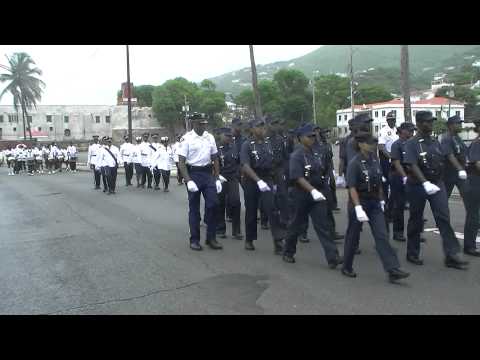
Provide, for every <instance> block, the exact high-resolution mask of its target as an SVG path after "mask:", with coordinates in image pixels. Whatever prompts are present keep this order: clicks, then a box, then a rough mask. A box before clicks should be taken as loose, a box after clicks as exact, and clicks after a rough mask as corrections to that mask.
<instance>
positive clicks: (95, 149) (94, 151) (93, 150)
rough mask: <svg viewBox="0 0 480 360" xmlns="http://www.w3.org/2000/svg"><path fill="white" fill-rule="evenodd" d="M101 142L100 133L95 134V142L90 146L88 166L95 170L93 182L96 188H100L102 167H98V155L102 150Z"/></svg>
mask: <svg viewBox="0 0 480 360" xmlns="http://www.w3.org/2000/svg"><path fill="white" fill-rule="evenodd" d="M100 148H101V146H100V144H99V143H98V135H93V144H91V145H90V146H89V147H88V156H87V166H90V169H92V170H93V183H94V186H95V190H99V189H100V175H101V173H100V167H97V166H96V165H97V156H98V153H99V151H100Z"/></svg>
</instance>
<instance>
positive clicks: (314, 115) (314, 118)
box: [312, 71, 317, 125]
mask: <svg viewBox="0 0 480 360" xmlns="http://www.w3.org/2000/svg"><path fill="white" fill-rule="evenodd" d="M315 72H316V71H314V72H313V77H312V93H313V122H314V123H315V125H317V108H316V104H315Z"/></svg>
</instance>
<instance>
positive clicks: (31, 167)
mask: <svg viewBox="0 0 480 360" xmlns="http://www.w3.org/2000/svg"><path fill="white" fill-rule="evenodd" d="M25 159H26V160H27V171H28V175H31V176H33V173H34V171H35V154H34V153H33V149H32V148H31V147H29V148H27V150H26V151H25Z"/></svg>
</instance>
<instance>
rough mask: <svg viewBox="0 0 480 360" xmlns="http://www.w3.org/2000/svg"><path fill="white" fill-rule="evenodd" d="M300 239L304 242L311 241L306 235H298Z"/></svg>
mask: <svg viewBox="0 0 480 360" xmlns="http://www.w3.org/2000/svg"><path fill="white" fill-rule="evenodd" d="M298 241H300V242H302V243H309V242H310V239H308V238H307V237H306V236H304V235H300V236H299V237H298Z"/></svg>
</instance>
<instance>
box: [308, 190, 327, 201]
mask: <svg viewBox="0 0 480 360" xmlns="http://www.w3.org/2000/svg"><path fill="white" fill-rule="evenodd" d="M310 194H312V197H313V200H314V201H323V200H327V199H326V198H325V196H323V194H322V193H321V192H320V191H318V190H317V189H313V190H312V191H310Z"/></svg>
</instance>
